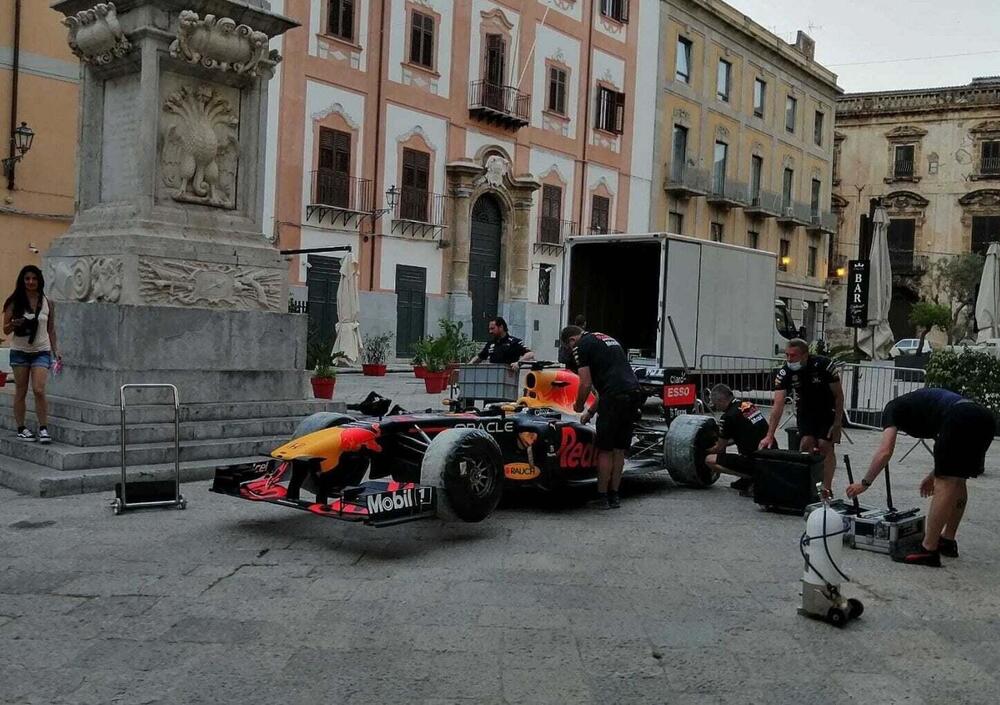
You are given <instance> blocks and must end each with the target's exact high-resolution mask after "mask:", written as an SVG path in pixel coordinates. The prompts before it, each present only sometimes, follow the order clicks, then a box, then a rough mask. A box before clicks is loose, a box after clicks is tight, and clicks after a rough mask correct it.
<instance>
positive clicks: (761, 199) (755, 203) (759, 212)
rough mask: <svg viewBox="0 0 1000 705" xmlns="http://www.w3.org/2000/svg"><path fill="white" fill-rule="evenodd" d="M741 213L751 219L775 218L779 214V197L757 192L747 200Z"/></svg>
mask: <svg viewBox="0 0 1000 705" xmlns="http://www.w3.org/2000/svg"><path fill="white" fill-rule="evenodd" d="M743 212H744V213H746V214H747V215H748V216H750V217H752V218H775V217H777V215H778V214H779V213H780V212H781V196H779V195H778V194H776V193H770V192H768V191H759V190H758V191H757V193H756V194H750V197H749V198H747V205H746V208H744V209H743Z"/></svg>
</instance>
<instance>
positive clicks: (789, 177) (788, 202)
mask: <svg viewBox="0 0 1000 705" xmlns="http://www.w3.org/2000/svg"><path fill="white" fill-rule="evenodd" d="M794 180H795V171H793V170H792V169H785V173H784V174H782V176H781V209H782V210H783V211H788V210H789V209H791V207H792V182H793V181H794Z"/></svg>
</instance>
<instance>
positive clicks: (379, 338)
mask: <svg viewBox="0 0 1000 705" xmlns="http://www.w3.org/2000/svg"><path fill="white" fill-rule="evenodd" d="M391 344H392V336H391V335H389V334H388V333H379V334H377V335H370V336H368V339H367V340H366V341H365V345H364V350H362V352H361V370H362V372H363V373H364V374H365V376H366V377H384V376H385V369H386V368H385V360H386V358H387V357H388V356H389V347H390V345H391Z"/></svg>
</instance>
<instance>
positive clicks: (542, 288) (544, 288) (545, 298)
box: [538, 264, 553, 306]
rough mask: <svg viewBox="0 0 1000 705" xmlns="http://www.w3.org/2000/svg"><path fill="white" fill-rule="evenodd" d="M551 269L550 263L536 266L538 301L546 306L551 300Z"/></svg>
mask: <svg viewBox="0 0 1000 705" xmlns="http://www.w3.org/2000/svg"><path fill="white" fill-rule="evenodd" d="M552 269H553V266H552V265H551V264H541V265H539V266H538V303H539V304H541V305H542V306H548V305H549V301H550V300H551V294H550V292H551V291H552Z"/></svg>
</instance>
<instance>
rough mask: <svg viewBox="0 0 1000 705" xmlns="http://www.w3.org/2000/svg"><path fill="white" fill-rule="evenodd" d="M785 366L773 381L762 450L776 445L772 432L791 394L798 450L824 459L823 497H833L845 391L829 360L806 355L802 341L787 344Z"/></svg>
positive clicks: (795, 339)
mask: <svg viewBox="0 0 1000 705" xmlns="http://www.w3.org/2000/svg"><path fill="white" fill-rule="evenodd" d="M785 360H786V362H785V364H784V365H783V366H782V368H781V369H780V370H778V374H777V375H775V378H774V407H773V408H772V409H771V418H770V419H769V421H768V427H767V435H766V436H764V440H762V441H761V442H760V447H761V448H772V447H773V446H774V445H775V442H774V432H775V430H776V429H777V428H778V423H779V422H780V421H781V414H782V412H783V411H784V410H785V398H786V396H787V395H788V393H789V392H792V391H794V392H795V397H796V409H795V410H796V423H797V424H798V428H799V439H800V440H799V450H802V451H807V452H811V451H813V450H817V449H818V450H819V452H820V453H821V454H822V455H823V494H825V495H826V496H827V497H832V496H833V493H832V489H831V488H832V487H833V474H834V472H835V471H836V469H837V458H836V456H835V455H834V453H835V451H836V448H835V446H836V445H837V444H838V443H840V430H841V425H842V424H843V419H844V390H843V388H842V387H841V386H840V377H839V376H838V375H837V372H836V370H834V369H833V362H832V361H831V360H830V358H827V357H820V356H819V355H810V354H809V343H807V342H806V341H804V340H802V339H801V338H793V339H791V340H789V341H788V346H787V347H786V348H785Z"/></svg>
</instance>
